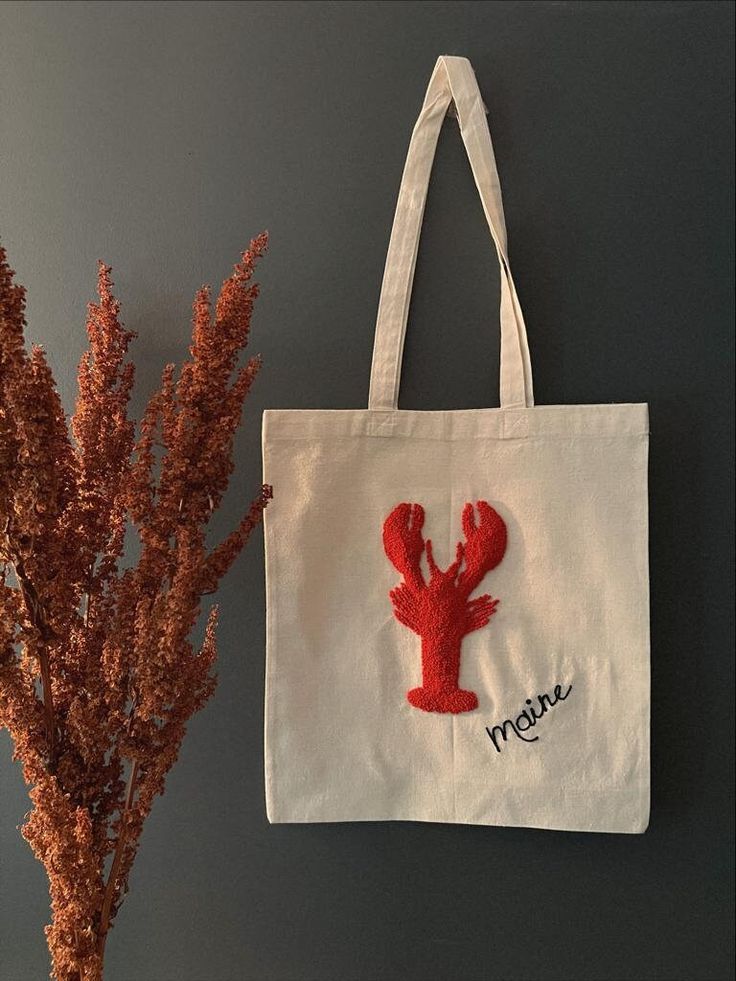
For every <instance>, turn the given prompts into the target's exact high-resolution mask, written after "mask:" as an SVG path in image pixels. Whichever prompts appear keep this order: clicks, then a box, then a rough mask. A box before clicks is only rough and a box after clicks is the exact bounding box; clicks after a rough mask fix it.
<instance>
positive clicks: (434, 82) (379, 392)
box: [368, 55, 534, 409]
mask: <svg viewBox="0 0 736 981" xmlns="http://www.w3.org/2000/svg"><path fill="white" fill-rule="evenodd" d="M451 102H452V103H454V105H455V109H456V111H457V117H458V121H459V124H460V133H461V135H462V138H463V143H464V144H465V150H466V153H467V155H468V160H469V161H470V167H471V169H472V171H473V177H474V178H475V184H476V187H477V188H478V193H479V194H480V199H481V202H482V204H483V211H484V212H485V216H486V220H487V222H488V227H489V229H490V232H491V238H492V239H493V243H494V245H495V247H496V254H497V256H498V262H499V265H500V268H501V316H500V320H501V368H500V388H501V398H500V402H501V407H502V408H519V407H524V406H532V405H534V394H533V390H532V369H531V361H530V358H529V347H528V344H527V337H526V327H525V326H524V318H523V316H522V313H521V307H520V305H519V300H518V297H517V295H516V290H515V288H514V282H513V280H512V278H511V270H510V268H509V261H508V256H507V254H506V248H507V246H506V225H505V222H504V215H503V203H502V201H501V186H500V182H499V178H498V171H497V169H496V160H495V156H494V153H493V146H492V144H491V135H490V133H489V131H488V124H487V122H486V117H485V109H484V106H483V102H482V99H481V95H480V90H479V89H478V83H477V82H476V80H475V73H474V72H473V68H472V65H471V64H470V62H469V61H468V60H467V58H455V57H451V56H449V55H442V56H441V57H440V58H439V59H438V60H437V64H436V65H435V69H434V72H433V73H432V77H431V79H430V81H429V86H428V88H427V94H426V96H425V99H424V105H423V106H422V111H421V112H420V114H419V118H418V120H417V122H416V125H415V127H414V131H413V133H412V137H411V142H410V143H409V151H408V153H407V157H406V164H405V166H404V173H403V176H402V178H401V187H400V190H399V199H398V203H397V205H396V214H395V217H394V224H393V228H392V231H391V240H390V242H389V247H388V254H387V256H386V267H385V270H384V274H383V285H382V287H381V297H380V300H379V304H378V317H377V321H376V335H375V341H374V347H373V363H372V365H371V381H370V391H369V395H368V408H369V409H395V408H397V406H398V397H399V383H400V380H401V361H402V357H403V352H404V338H405V337H406V324H407V320H408V316H409V302H410V299H411V289H412V284H413V281H414V269H415V267H416V261H417V252H418V250H419V235H420V232H421V227H422V219H423V216H424V207H425V204H426V200H427V191H428V189H429V176H430V173H431V170H432V163H433V161H434V155H435V150H436V147H437V140H438V138H439V134H440V129H441V127H442V123H443V122H444V119H445V116H446V115H447V110H448V107H449V106H450V103H451Z"/></svg>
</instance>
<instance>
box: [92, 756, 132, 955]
mask: <svg viewBox="0 0 736 981" xmlns="http://www.w3.org/2000/svg"><path fill="white" fill-rule="evenodd" d="M137 780H138V761H137V760H134V761H133V765H132V767H131V770H130V776H129V777H128V786H127V789H126V791H125V807H124V808H123V813H122V814H121V815H120V831H119V832H118V840H117V842H116V843H115V852H114V854H113V857H112V865H111V866H110V874H109V875H108V877H107V883H106V885H105V894H104V896H103V899H102V909H101V912H100V927H99V930H98V933H97V950H98V952H99V954H100V957H102V955H103V954H104V952H105V941H106V940H107V934H108V931H109V929H110V912H111V910H112V904H113V901H114V899H115V893H116V884H117V877H118V872H119V870H120V863H121V861H122V858H123V851H124V850H125V842H126V833H127V830H128V813H129V812H130V809H131V807H132V806H133V800H134V798H135V791H136V781H137Z"/></svg>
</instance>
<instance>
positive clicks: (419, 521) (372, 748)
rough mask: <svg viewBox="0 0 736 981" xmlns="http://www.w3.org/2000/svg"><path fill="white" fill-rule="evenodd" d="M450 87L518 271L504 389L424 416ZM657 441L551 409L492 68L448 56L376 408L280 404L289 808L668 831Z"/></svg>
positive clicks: (398, 275)
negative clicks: (520, 281) (413, 367)
mask: <svg viewBox="0 0 736 981" xmlns="http://www.w3.org/2000/svg"><path fill="white" fill-rule="evenodd" d="M451 102H452V103H453V104H454V110H455V112H456V114H457V117H458V120H459V125H460V132H461V134H462V138H463V141H464V144H465V148H466V150H467V155H468V158H469V161H470V165H471V168H472V172H473V176H474V178H475V183H476V185H477V188H478V192H479V194H480V198H481V201H482V204H483V209H484V211H485V215H486V218H487V221H488V227H489V230H490V234H491V239H492V241H493V245H494V247H495V250H496V254H497V255H498V260H499V264H500V269H501V297H500V323H501V368H500V388H501V398H500V403H501V404H500V408H489V409H480V410H478V409H475V410H469V411H428V412H425V411H411V410H404V409H399V408H397V397H398V388H399V378H400V371H401V359H402V350H403V345H404V334H405V330H406V324H407V315H408V309H409V298H410V293H411V287H412V279H413V274H414V266H415V262H416V257H417V247H418V242H419V233H420V228H421V224H422V216H423V211H424V204H425V199H426V195H427V187H428V181H429V175H430V169H431V166H432V159H433V156H434V152H435V146H436V143H437V138H438V134H439V131H440V127H441V126H442V123H443V120H444V119H445V116H446V115H447V111H448V107H449V106H450V103H451ZM489 319H492V318H489ZM457 326H458V328H460V327H461V325H457ZM647 454H648V409H647V405H646V404H613V405H543V406H535V405H534V400H533V395H532V373H531V366H530V360H529V349H528V347H527V338H526V330H525V327H524V320H523V318H522V314H521V308H520V306H519V300H518V297H517V295H516V291H515V289H514V284H513V281H512V279H511V272H510V269H509V260H508V255H507V250H506V229H505V224H504V216H503V210H502V204H501V193H500V186H499V180H498V174H497V172H496V165H495V160H494V154H493V149H492V146H491V140H490V135H489V132H488V126H487V122H486V116H485V111H484V108H483V103H482V101H481V97H480V93H479V91H478V86H477V84H476V81H475V76H474V73H473V70H472V68H471V65H470V63H469V62H468V61H467V60H465V59H464V58H456V57H447V56H445V57H441V58H440V59H439V60H438V62H437V65H436V67H435V70H434V73H433V75H432V78H431V80H430V83H429V88H428V90H427V95H426V98H425V101H424V105H423V107H422V110H421V113H420V116H419V119H418V122H417V124H416V126H415V128H414V132H413V135H412V138H411V143H410V146H409V152H408V157H407V161H406V167H405V170H404V174H403V177H402V182H401V190H400V194H399V200H398V206H397V209H396V216H395V221H394V225H393V231H392V233H391V240H390V245H389V250H388V257H387V261H386V269H385V275H384V281H383V288H382V291H381V297H380V303H379V310H378V321H377V325H376V335H375V348H374V353H373V365H372V369H371V378H370V397H369V403H368V408H367V409H344V410H332V409H316V410H310V409H300V410H292V409H267V410H266V411H265V412H264V415H263V462H264V479H265V480H266V481H267V482H269V483H271V484H272V485H273V488H274V498H273V501H272V502H271V503H270V504H269V507H268V509H267V510H266V513H265V522H264V531H265V558H266V604H267V625H266V642H267V651H266V703H265V782H266V804H267V814H268V818H269V820H270V821H271V822H304V821H378V820H413V821H445V822H458V823H470V824H488V825H520V826H528V827H537V828H557V829H568V830H580V831H608V832H629V833H636V832H642V831H644V830H645V829H646V826H647V823H648V814H649V602H648V599H649V597H648V564H647Z"/></svg>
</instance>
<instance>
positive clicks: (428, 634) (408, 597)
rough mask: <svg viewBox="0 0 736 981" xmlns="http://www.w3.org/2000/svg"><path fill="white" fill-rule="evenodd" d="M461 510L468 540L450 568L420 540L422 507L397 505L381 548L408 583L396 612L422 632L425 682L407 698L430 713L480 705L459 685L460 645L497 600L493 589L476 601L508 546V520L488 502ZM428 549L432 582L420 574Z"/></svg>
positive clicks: (398, 590)
mask: <svg viewBox="0 0 736 981" xmlns="http://www.w3.org/2000/svg"><path fill="white" fill-rule="evenodd" d="M477 508H478V515H479V519H480V520H479V522H478V523H477V524H476V519H475V509H474V507H473V505H472V504H466V505H465V507H464V508H463V515H462V525H463V532H464V534H465V542H464V543H463V542H458V544H457V552H456V555H455V561H454V562H453V563H452V564H451V565H450V566H449V567H448V568H447V569H445V570H444V571H443V570H442V569H440V568H439V566H438V565H437V563H436V562H435V561H434V556H433V554H432V542H431V540H430V539H429V538H428V539H427V541H426V542H425V541H424V539H423V538H422V525H423V524H424V508H423V507H422V506H421V504H399V505H397V507H395V508H394V509H393V511H392V512H391V514H390V515H389V516H388V518H386V521H385V522H384V525H383V547H384V549H385V551H386V555H387V556H388V557H389V559H390V560H391V562H392V563H393V565H394V566H395V567H396V568H397V569H398V571H399V572H400V573H401V574H402V575H403V577H404V581H403V582H402V583H400V584H399V585H398V586H396V587H395V588H394V589H392V590H391V591H390V593H389V596H390V597H391V602H392V603H393V607H394V616H395V617H396V619H397V620H398V621H399V622H400V623H403V624H404V626H406V627H409V629H410V630H413V631H414V633H416V634H419V636H420V637H421V638H422V685H421V687H420V688H412V689H411V691H409V692H407V698H408V700H409V702H410V703H411V704H412V705H414V706H415V707H416V708H419V709H423V710H424V711H425V712H453V713H457V712H470V711H472V710H473V709H476V708H477V707H478V696H477V695H476V694H475V692H474V691H466V690H464V689H462V688H459V687H458V677H459V674H460V645H461V642H462V639H463V637H464V636H465V634H468V633H470V632H471V631H472V630H479V629H480V628H481V627H485V625H486V624H487V623H488V621H489V620H490V619H491V617H492V616H493V614H494V613H495V611H496V607H497V606H498V602H499V601H498V600H497V599H493V598H492V597H491V596H490V595H489V594H488V593H484V594H483V596H478V597H477V598H476V599H472V600H471V599H470V598H469V597H470V594H471V593H472V592H473V590H474V589H475V588H476V586H478V585H479V583H480V582H481V580H482V579H483V577H484V576H485V574H486V573H487V572H490V570H491V569H495V567H496V566H497V565H498V564H499V562H500V561H501V559H502V558H503V556H504V552H505V551H506V538H507V534H506V524H505V523H504V520H503V518H502V517H501V516H500V515H499V514H498V512H496V511H494V509H493V508H492V507H491V506H490V504H488V503H487V502H486V501H478V504H477ZM425 550H426V553H427V564H428V566H429V582H426V581H425V578H424V575H423V573H422V567H421V558H422V552H423V551H425Z"/></svg>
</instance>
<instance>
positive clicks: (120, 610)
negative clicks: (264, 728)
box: [0, 235, 271, 981]
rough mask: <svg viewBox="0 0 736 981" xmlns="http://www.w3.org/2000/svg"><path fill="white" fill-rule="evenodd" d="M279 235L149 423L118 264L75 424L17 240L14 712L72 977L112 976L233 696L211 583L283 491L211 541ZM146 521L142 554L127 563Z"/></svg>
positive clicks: (6, 632)
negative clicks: (206, 599) (193, 776)
mask: <svg viewBox="0 0 736 981" xmlns="http://www.w3.org/2000/svg"><path fill="white" fill-rule="evenodd" d="M265 248H266V236H265V235H261V236H260V237H258V238H256V239H254V240H253V241H252V242H251V245H250V248H249V249H248V251H247V252H244V253H243V256H242V259H241V261H240V262H239V263H238V264H237V265H236V266H235V267H234V270H233V273H232V275H231V276H230V277H229V278H228V279H226V280H225V282H224V284H223V286H222V289H221V291H220V293H219V296H218V297H217V302H216V303H215V305H214V310H213V309H212V305H211V301H210V292H209V290H208V289H207V288H202V289H201V290H199V292H198V293H197V295H196V299H195V302H194V316H193V328H192V343H191V346H190V348H189V358H188V359H187V360H185V361H184V362H183V364H182V366H181V369H180V371H178V372H177V370H176V368H175V366H174V365H167V366H166V368H165V369H164V372H163V377H162V380H161V387H160V388H159V390H158V391H156V392H155V393H154V395H153V396H152V397H151V399H150V400H149V402H148V404H147V406H146V409H145V412H144V414H143V418H142V420H141V423H140V426H139V428H138V430H137V431H136V425H135V422H134V421H133V420H132V419H131V418H130V417H129V415H128V407H129V400H130V394H131V388H132V385H133V364H132V362H131V361H129V360H128V347H129V344H130V342H131V340H132V338H133V336H134V335H133V333H132V332H131V331H128V330H126V329H125V328H124V327H123V326H122V325H121V323H120V319H119V304H118V302H117V300H116V299H115V297H114V296H113V293H112V282H111V280H110V268H109V267H107V266H105V265H103V264H102V263H100V266H99V277H98V292H99V300H98V302H97V303H91V304H90V305H89V307H88V318H87V333H88V335H89V348H88V350H87V351H86V353H85V354H84V356H83V357H82V360H81V363H80V365H79V392H78V397H77V402H76V407H75V411H74V414H73V415H72V417H71V419H70V420H69V423H68V424H67V420H66V417H65V414H64V410H63V407H62V404H61V401H60V398H59V395H58V393H57V390H56V387H55V384H54V379H53V376H52V373H51V370H50V368H49V365H48V363H47V360H46V357H45V355H44V352H43V350H42V349H41V348H40V347H33V349H32V351H31V352H30V353H28V351H27V350H26V346H25V339H24V330H25V326H26V325H25V291H24V289H23V288H22V287H21V286H19V285H17V284H16V283H15V282H14V278H13V271H12V270H11V269H10V268H9V266H8V263H7V259H6V254H5V252H4V250H3V249H2V248H0V726H5V727H7V729H8V730H9V732H10V735H11V738H12V740H13V743H14V749H15V753H14V756H15V759H17V760H18V761H20V763H21V765H22V768H23V774H24V777H25V780H26V782H27V783H28V785H29V795H30V798H31V802H32V809H31V811H30V812H29V814H28V815H27V819H26V822H25V824H24V825H23V827H22V833H23V835H24V837H25V838H26V840H27V841H28V843H29V844H30V846H31V848H32V849H33V851H34V853H35V855H36V856H37V858H38V859H39V860H40V861H41V862H43V864H44V866H45V868H46V871H47V873H48V877H49V891H50V895H51V909H52V922H51V924H50V925H49V926H48V927H47V928H46V933H47V939H48V945H49V951H50V954H51V963H52V974H51V976H52V977H53V978H55V979H56V981H99V979H101V978H102V974H103V963H104V953H105V942H106V940H107V936H108V933H109V930H110V927H111V926H112V923H113V920H114V918H115V914H116V912H117V911H118V909H119V907H120V904H121V902H122V899H123V896H124V894H125V892H126V891H127V888H128V879H129V876H130V870H131V866H132V864H133V860H134V858H135V855H136V851H137V848H138V844H139V840H140V836H141V831H142V829H143V823H144V821H145V819H146V816H147V815H148V813H149V812H150V810H151V806H152V804H153V801H154V798H155V797H156V795H157V794H160V793H162V792H163V790H164V782H165V779H166V774H167V773H168V771H169V770H170V769H171V767H172V765H173V764H174V762H175V761H176V758H177V754H178V752H179V747H180V746H181V742H182V739H183V738H184V734H185V731H186V725H187V721H188V720H189V719H190V718H191V716H192V715H193V714H194V713H195V712H197V711H198V710H199V709H201V708H202V706H203V705H204V704H205V702H206V701H207V699H208V698H209V697H210V696H211V695H212V693H213V690H214V686H215V678H214V664H215V658H216V654H217V649H216V640H215V628H216V623H217V609H216V608H215V607H213V608H212V609H211V610H210V612H209V619H208V621H207V627H206V630H205V633H204V640H203V642H202V644H201V646H199V647H195V646H194V645H193V644H192V642H191V641H190V635H191V633H192V630H193V628H194V627H195V624H196V623H197V621H198V619H199V617H200V612H201V604H202V597H203V596H206V595H208V594H211V593H213V592H214V591H215V589H216V587H217V584H218V582H219V580H220V579H221V577H222V576H223V575H224V573H225V572H226V571H227V569H228V568H229V567H230V565H231V564H232V562H233V560H234V559H235V558H236V556H237V555H238V553H239V552H240V551H241V549H242V548H243V546H244V545H245V543H246V542H247V540H248V537H249V535H250V533H251V531H252V530H253V528H254V526H255V525H256V524H257V523H258V521H259V520H260V517H261V514H262V512H263V509H264V507H265V506H266V504H267V501H268V499H269V498H270V496H271V489H270V487H268V486H267V485H264V486H262V487H261V489H260V492H259V494H258V496H257V497H256V498H255V500H254V501H253V502H252V503H251V505H250V507H249V509H248V511H247V513H246V514H245V515H244V517H243V518H242V520H241V522H240V524H239V525H238V527H237V528H236V529H235V530H234V531H232V533H231V534H230V535H229V536H227V537H226V538H225V539H224V540H223V541H222V542H220V544H218V545H216V546H214V547H209V546H208V544H207V542H206V530H207V526H208V523H209V520H210V518H211V516H212V514H213V512H214V511H215V510H216V509H217V507H218V506H219V504H220V502H221V500H222V497H223V494H224V492H225V490H226V488H227V485H228V479H229V477H230V474H231V472H232V469H233V438H234V435H235V432H236V430H237V428H238V425H239V423H240V418H241V410H242V407H243V402H244V400H245V398H246V396H247V394H248V391H249V390H250V387H251V385H252V383H253V380H254V378H255V377H256V375H257V373H258V370H259V367H260V363H261V362H260V357H259V356H254V357H250V358H249V359H248V360H247V361H246V363H245V364H244V365H243V366H239V361H240V355H241V352H242V351H243V350H244V348H245V347H246V346H247V343H248V336H249V332H250V322H251V314H252V310H253V304H254V301H255V299H256V296H257V294H258V287H257V285H256V284H254V283H253V281H252V276H253V271H254V267H255V265H256V262H257V260H258V259H259V258H260V257H261V255H262V254H263V252H264V250H265ZM128 527H132V528H134V529H135V530H136V532H137V535H138V538H139V548H138V549H137V557H136V559H135V561H132V560H131V561H129V562H128V563H126V562H125V556H124V542H125V539H126V528H128Z"/></svg>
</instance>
